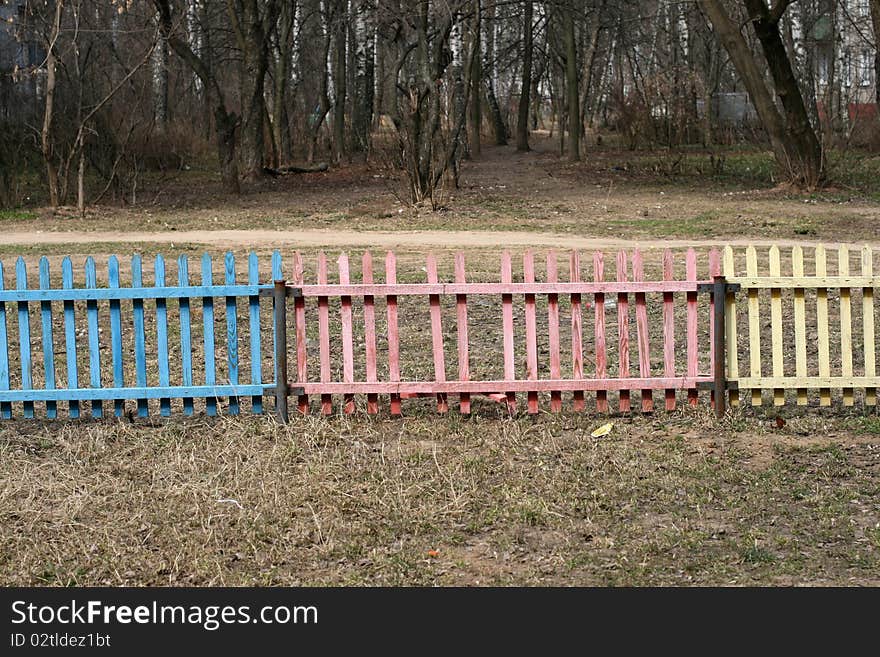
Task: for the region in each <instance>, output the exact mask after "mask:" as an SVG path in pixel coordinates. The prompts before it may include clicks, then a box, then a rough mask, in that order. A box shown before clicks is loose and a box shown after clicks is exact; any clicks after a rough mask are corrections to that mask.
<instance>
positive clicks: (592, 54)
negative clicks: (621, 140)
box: [579, 2, 605, 135]
mask: <svg viewBox="0 0 880 657" xmlns="http://www.w3.org/2000/svg"><path fill="white" fill-rule="evenodd" d="M604 6H605V5H604V2H603V4H602V8H604ZM601 21H602V14H601V9H596V10H595V14H594V15H593V21H592V23H591V25H590V33H589V43H587V53H586V56H585V57H584V83H583V85H582V86H583V93H582V94H581V106H580V115H579V121H580V128H581V134H583V135H586V134H587V123H588V121H587V116H588V112H587V108H588V107H589V106H590V88H591V87H592V86H593V69H594V68H595V65H596V53H597V52H598V50H599V34H600V32H601V29H602V22H601Z"/></svg>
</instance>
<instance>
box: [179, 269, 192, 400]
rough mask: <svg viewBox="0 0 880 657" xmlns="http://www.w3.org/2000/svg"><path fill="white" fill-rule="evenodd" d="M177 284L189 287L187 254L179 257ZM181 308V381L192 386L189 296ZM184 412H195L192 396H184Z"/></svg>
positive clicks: (188, 386) (184, 299) (182, 299)
mask: <svg viewBox="0 0 880 657" xmlns="http://www.w3.org/2000/svg"><path fill="white" fill-rule="evenodd" d="M177 284H178V285H180V286H181V287H189V259H188V258H187V257H186V256H185V255H181V256H180V257H178V258H177ZM179 310H180V369H181V381H182V384H183V387H184V388H191V387H192V385H193V368H192V324H191V315H190V307H189V299H188V298H185V297H181V298H180V301H179ZM183 412H184V414H185V415H192V414H193V398H192V397H184V398H183Z"/></svg>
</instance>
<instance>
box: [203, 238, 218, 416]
mask: <svg viewBox="0 0 880 657" xmlns="http://www.w3.org/2000/svg"><path fill="white" fill-rule="evenodd" d="M213 284H214V272H213V265H212V262H211V254H209V253H205V254H204V255H203V256H202V285H213ZM202 325H203V326H204V335H203V338H204V340H203V341H204V345H205V354H204V355H205V385H206V386H216V385H217V359H216V354H215V353H214V348H215V343H214V298H213V297H205V298H204V299H203V300H202ZM205 412H206V413H207V414H208V415H209V416H214V415H217V398H216V397H207V398H206V399H205Z"/></svg>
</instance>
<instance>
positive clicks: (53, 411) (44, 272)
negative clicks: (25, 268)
mask: <svg viewBox="0 0 880 657" xmlns="http://www.w3.org/2000/svg"><path fill="white" fill-rule="evenodd" d="M51 287H52V282H51V280H50V278H49V259H48V258H47V257H46V256H43V257H42V258H40V289H41V290H48V289H50V288H51ZM40 318H41V320H42V335H41V336H40V337H41V338H42V343H43V374H44V379H45V380H44V385H45V388H46V390H54V389H55V350H54V345H53V344H52V302H51V301H41V302H40ZM57 409H58V404H57V402H55V401H54V400H49V401H47V402H46V417H47V418H49V419H50V420H54V419H55V418H56V417H57V415H58V410H57Z"/></svg>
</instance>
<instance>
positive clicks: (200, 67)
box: [153, 0, 241, 194]
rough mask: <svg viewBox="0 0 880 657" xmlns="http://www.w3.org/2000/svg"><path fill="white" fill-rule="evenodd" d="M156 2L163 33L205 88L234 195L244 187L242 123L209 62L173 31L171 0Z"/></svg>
mask: <svg viewBox="0 0 880 657" xmlns="http://www.w3.org/2000/svg"><path fill="white" fill-rule="evenodd" d="M153 4H154V5H155V6H156V10H157V11H158V12H159V17H160V25H161V29H162V33H163V35H164V36H165V38H166V39H167V40H168V45H169V46H170V47H171V49H172V50H173V51H174V52H175V53H176V54H177V56H178V57H180V58H181V59H182V60H183V61H184V62H185V63H186V64H187V66H189V68H190V69H191V70H192V72H193V73H195V74H196V75H197V76H198V77H199V80H201V82H202V85H203V86H204V88H205V91H206V93H205V104H206V107H210V108H212V112H213V115H214V130H215V135H216V141H217V159H218V162H219V166H220V176H221V178H222V179H223V184H224V185H225V187H226V189H227V190H228V191H230V192H232V193H233V194H238V193H240V192H241V187H240V185H239V181H238V164H237V162H236V144H235V140H236V135H235V133H236V131H237V129H238V126H239V122H240V120H239V117H238V116H237V115H236V114H235V113H234V112H228V111H227V110H226V103H225V102H224V100H223V90H222V89H221V88H220V84H219V83H218V82H217V78H216V76H215V75H214V72H213V69H212V67H211V66H209V64H208V63H206V60H205V59H203V57H202V55H198V54H196V53H195V52H194V51H193V49H192V48H191V47H190V45H189V43H188V41H187V40H185V39H181V38H180V37H178V36H177V35H175V34H174V33H173V29H174V24H175V21H174V17H173V15H172V12H171V2H170V0H153ZM207 54H210V49H208V52H207ZM208 61H210V60H208Z"/></svg>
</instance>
